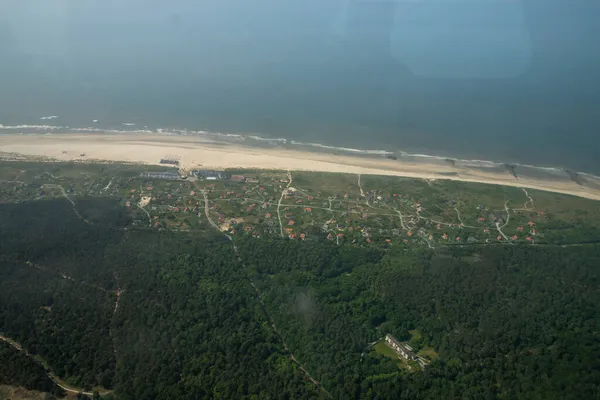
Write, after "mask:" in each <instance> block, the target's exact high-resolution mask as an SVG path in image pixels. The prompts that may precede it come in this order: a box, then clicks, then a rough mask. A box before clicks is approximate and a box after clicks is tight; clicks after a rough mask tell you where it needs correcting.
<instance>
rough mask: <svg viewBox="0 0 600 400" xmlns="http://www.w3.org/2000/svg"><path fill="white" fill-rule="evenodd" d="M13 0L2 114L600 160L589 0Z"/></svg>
mask: <svg viewBox="0 0 600 400" xmlns="http://www.w3.org/2000/svg"><path fill="white" fill-rule="evenodd" d="M24 3H25V2H8V1H5V2H2V1H0V54H2V62H0V123H2V124H5V125H10V124H22V123H28V124H34V123H43V122H44V121H40V117H42V116H47V115H58V116H60V118H59V119H57V120H54V121H52V123H56V124H60V125H69V126H80V127H85V126H90V125H91V124H92V123H91V121H92V120H93V119H98V120H100V125H101V126H105V127H120V126H122V125H121V124H122V123H124V122H129V123H136V126H137V127H142V126H149V127H151V128H157V127H163V128H166V127H173V128H190V129H204V130H214V131H221V132H223V131H228V132H239V133H256V134H259V135H261V136H271V137H284V138H289V139H294V140H298V141H303V142H318V143H323V144H328V145H335V146H346V147H355V148H371V149H375V148H378V149H390V150H404V151H419V152H423V153H429V154H437V155H447V156H457V157H463V158H479V159H490V160H496V161H506V162H521V163H528V164H539V165H547V166H560V167H567V168H571V169H575V170H579V171H587V172H592V173H600V157H597V154H598V152H599V150H600V140H599V139H598V133H600V90H599V89H600V76H599V74H598V71H600V46H597V38H598V37H600V24H597V21H598V20H600V6H599V5H598V2H596V1H587V0H581V1H578V2H567V1H566V0H546V1H541V0H535V1H519V0H506V1H500V0H479V1H473V0H457V1H454V0H450V1H448V0H445V1H442V0H433V1H429V0H421V1H388V0H327V1H323V0H319V1H316V0H306V1H302V2H300V1H290V2H281V1H274V0H269V1H266V0H254V1H252V2H247V1H241V0H229V1H216V0H210V1H202V2H198V1H194V2H192V1H188V0H186V1H183V0H180V1H175V2H174V4H173V3H171V4H167V3H168V2H164V1H162V2H158V1H147V0H145V1H141V0H131V1H127V2H123V1H116V0H107V1H104V2H96V1H91V0H90V1H80V2H72V1H68V0H55V1H41V0H39V1H37V2H36V1H33V0H32V1H30V2H27V4H24ZM33 3H35V5H36V6H35V7H32V4H33ZM124 3H125V4H124ZM197 3H200V4H197Z"/></svg>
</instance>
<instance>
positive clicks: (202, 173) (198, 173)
mask: <svg viewBox="0 0 600 400" xmlns="http://www.w3.org/2000/svg"><path fill="white" fill-rule="evenodd" d="M192 175H194V176H195V177H197V178H202V179H206V180H209V181H216V180H221V179H223V173H222V172H220V171H213V170H211V169H197V170H195V171H192Z"/></svg>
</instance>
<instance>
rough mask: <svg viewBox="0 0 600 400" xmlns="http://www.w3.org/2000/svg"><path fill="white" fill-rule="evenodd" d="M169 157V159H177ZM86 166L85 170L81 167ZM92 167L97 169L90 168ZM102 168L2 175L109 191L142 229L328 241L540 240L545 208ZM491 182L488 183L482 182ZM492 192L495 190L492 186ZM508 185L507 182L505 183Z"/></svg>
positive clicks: (240, 176) (211, 174)
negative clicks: (202, 231) (212, 230)
mask: <svg viewBox="0 0 600 400" xmlns="http://www.w3.org/2000/svg"><path fill="white" fill-rule="evenodd" d="M174 164H175V162H174ZM86 168H90V166H89V165H88V166H87V167H86ZM96 168H97V169H98V168H99V167H97V166H96ZM115 168H116V167H115V166H110V167H109V166H106V167H105V168H104V170H103V171H102V172H99V171H98V173H97V174H96V176H94V173H84V172H81V171H79V172H77V173H75V172H74V171H69V172H68V173H65V169H64V168H59V171H57V172H56V173H55V172H41V173H38V174H35V175H34V176H31V179H30V180H29V181H27V180H25V179H24V178H23V177H21V178H20V179H15V177H14V176H13V177H12V178H13V179H12V180H9V179H5V177H3V179H4V180H2V181H0V190H1V191H2V194H3V198H4V199H10V198H12V199H13V200H14V201H23V200H33V199H35V200H41V199H48V198H57V197H58V198H61V197H62V198H65V199H67V200H69V201H70V202H71V203H72V204H73V205H74V206H75V204H76V200H77V199H78V198H80V197H89V196H93V197H111V198H116V199H118V201H119V202H120V204H121V205H122V206H123V207H124V208H125V209H127V210H129V211H128V212H129V213H130V214H131V216H132V218H133V225H134V226H137V227H140V228H151V229H158V230H161V229H168V230H173V231H194V230H206V229H213V228H214V227H215V226H216V227H218V229H219V230H220V231H221V232H223V233H225V234H227V235H229V236H231V237H235V236H242V235H244V236H250V237H253V238H256V239H259V238H261V237H273V238H276V237H279V238H283V239H287V240H299V241H303V240H328V241H331V242H333V243H335V244H337V245H355V246H375V247H383V248H386V247H392V246H400V247H402V246H421V247H426V248H435V247H437V246H441V245H474V244H499V243H511V244H515V243H522V244H527V243H529V244H535V243H538V242H543V240H544V239H545V235H546V232H545V230H544V229H543V226H544V225H545V224H546V223H547V222H548V220H549V213H548V211H547V210H546V208H540V207H538V206H537V203H536V201H535V200H534V198H533V197H532V196H531V195H530V193H529V192H528V191H527V189H518V188H509V189H510V191H511V195H512V196H511V198H509V197H507V196H506V194H505V193H504V196H502V198H500V199H495V200H494V201H493V203H495V204H492V205H490V204H488V205H486V204H485V203H484V202H483V201H482V200H481V199H480V198H478V197H485V198H488V199H489V198H491V197H490V196H489V195H486V196H477V195H474V194H470V193H468V192H464V191H460V192H457V193H456V194H454V193H452V192H451V191H450V190H449V189H448V188H447V187H445V186H448V184H447V183H442V184H440V183H438V182H427V181H424V180H414V179H403V178H391V177H390V178H385V177H375V176H360V175H341V174H325V173H311V172H282V171H242V170H240V171H235V170H227V171H214V170H203V169H194V170H189V171H183V172H182V170H180V169H178V168H176V167H175V168H151V167H145V168H144V169H145V170H144V171H140V168H139V166H127V167H123V168H121V169H119V168H116V169H118V171H114V172H113V173H115V175H114V176H108V175H109V174H110V173H109V172H110V171H107V170H109V169H115ZM487 186H489V185H487ZM489 189H490V191H493V190H494V189H496V188H495V187H491V186H490V188H489ZM504 192H506V189H505V190H504Z"/></svg>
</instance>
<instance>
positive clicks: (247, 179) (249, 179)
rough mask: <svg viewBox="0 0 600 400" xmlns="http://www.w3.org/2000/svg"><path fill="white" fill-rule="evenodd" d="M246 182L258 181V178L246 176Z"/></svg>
mask: <svg viewBox="0 0 600 400" xmlns="http://www.w3.org/2000/svg"><path fill="white" fill-rule="evenodd" d="M246 182H247V183H258V179H256V178H246Z"/></svg>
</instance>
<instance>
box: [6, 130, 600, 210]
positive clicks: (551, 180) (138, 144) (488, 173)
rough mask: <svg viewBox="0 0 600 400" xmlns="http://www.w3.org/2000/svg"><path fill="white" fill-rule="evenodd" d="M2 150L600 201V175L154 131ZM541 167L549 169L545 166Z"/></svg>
mask: <svg viewBox="0 0 600 400" xmlns="http://www.w3.org/2000/svg"><path fill="white" fill-rule="evenodd" d="M0 152H1V153H4V154H5V155H6V156H7V157H4V158H10V157H8V155H10V154H11V153H12V154H19V155H24V156H29V157H46V158H47V159H51V160H59V161H92V160H99V161H116V162H134V163H143V164H152V165H159V164H160V160H161V159H162V158H164V157H165V156H166V155H173V154H176V155H177V156H178V157H179V159H180V160H181V162H180V167H181V168H182V169H184V170H190V169H194V168H199V167H202V168H211V169H226V168H240V169H263V170H264V169H268V170H284V171H285V170H290V171H319V172H334V173H349V174H362V175H387V176H400V177H408V178H421V179H433V180H435V179H444V180H454V181H463V182H477V183H486V184H494V185H505V186H514V187H521V188H527V189H538V190H545V191H550V192H556V193H563V194H569V195H574V196H579V197H584V198H588V199H594V200H600V178H598V177H595V176H594V175H588V174H586V175H585V176H584V178H585V181H584V182H577V181H574V180H572V179H569V178H568V176H566V175H564V174H563V175H564V176H563V175H561V174H559V173H557V171H558V172H560V170H559V169H553V168H548V169H545V170H546V171H548V172H547V173H543V174H542V173H540V174H538V175H535V176H524V175H522V174H519V176H518V177H515V176H513V175H511V174H509V173H508V172H506V170H503V169H502V168H496V167H494V168H486V166H485V165H482V163H476V165H474V164H473V163H471V164H469V165H465V163H461V162H456V163H448V162H445V163H444V162H439V161H438V160H436V159H431V160H429V159H428V158H426V157H422V158H420V159H419V160H418V161H415V159H414V158H409V159H403V158H399V159H397V160H393V159H389V158H386V157H383V156H381V157H373V156H361V155H345V154H332V153H328V152H323V151H319V152H310V151H301V150H296V149H289V148H283V147H265V148H261V147H256V146H244V145H243V144H239V143H227V144H224V143H221V142H218V141H210V140H207V138H206V137H195V136H175V135H173V136H172V135H159V134H148V133H119V134H115V133H107V134H103V133H92V132H85V133H61V134H50V135H48V134H23V135H21V134H17V133H15V134H3V135H0ZM539 171H544V169H543V168H539Z"/></svg>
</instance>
